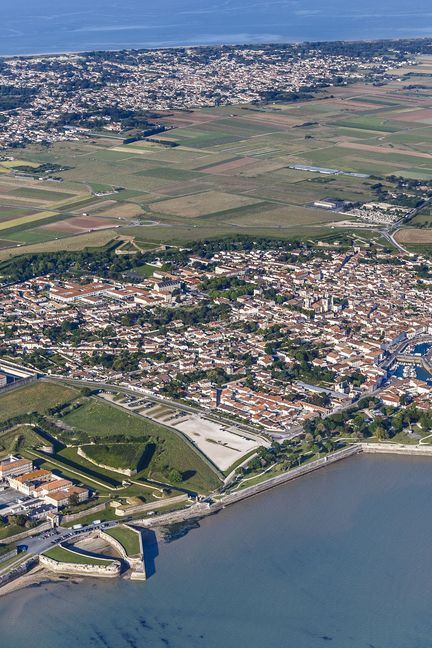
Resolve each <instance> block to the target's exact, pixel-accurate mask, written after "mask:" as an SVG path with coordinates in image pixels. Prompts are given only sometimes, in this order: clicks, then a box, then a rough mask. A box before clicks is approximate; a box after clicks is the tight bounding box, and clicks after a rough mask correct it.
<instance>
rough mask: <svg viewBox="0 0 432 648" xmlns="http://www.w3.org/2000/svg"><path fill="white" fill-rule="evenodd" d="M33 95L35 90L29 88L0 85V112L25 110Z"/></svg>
mask: <svg viewBox="0 0 432 648" xmlns="http://www.w3.org/2000/svg"><path fill="white" fill-rule="evenodd" d="M35 94H36V90H35V89H34V88H31V87H28V88H27V87H19V86H14V85H0V110H15V109H16V108H25V107H27V106H28V105H29V104H30V103H31V101H32V99H33V97H34V96H35Z"/></svg>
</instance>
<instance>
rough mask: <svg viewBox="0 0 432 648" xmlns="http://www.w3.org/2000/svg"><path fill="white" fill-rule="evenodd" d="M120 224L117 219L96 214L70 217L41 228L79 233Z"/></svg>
mask: <svg viewBox="0 0 432 648" xmlns="http://www.w3.org/2000/svg"><path fill="white" fill-rule="evenodd" d="M118 224H119V223H118V222H117V221H113V220H108V219H107V218H96V217H94V216H77V217H76V218H70V219H69V220H64V221H58V222H56V223H49V224H48V225H42V227H41V229H45V230H49V231H54V232H71V233H76V234H78V233H80V232H86V231H88V230H89V229H94V230H98V229H108V228H111V227H114V226H115V225H118Z"/></svg>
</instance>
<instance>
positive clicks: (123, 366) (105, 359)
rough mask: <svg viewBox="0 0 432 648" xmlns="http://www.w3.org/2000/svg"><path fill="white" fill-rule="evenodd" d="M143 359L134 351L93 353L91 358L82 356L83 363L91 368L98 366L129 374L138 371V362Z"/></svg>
mask: <svg viewBox="0 0 432 648" xmlns="http://www.w3.org/2000/svg"><path fill="white" fill-rule="evenodd" d="M143 357H144V355H143V353H141V352H139V351H136V352H131V351H127V350H126V349H125V350H124V351H121V352H120V353H108V352H106V351H100V352H99V351H93V353H92V355H91V356H88V355H85V356H83V362H84V364H86V365H89V366H91V367H94V366H100V367H105V368H106V369H112V370H113V371H122V372H125V373H126V372H128V373H129V372H131V371H137V370H138V369H139V362H140V360H141V359H142V358H143Z"/></svg>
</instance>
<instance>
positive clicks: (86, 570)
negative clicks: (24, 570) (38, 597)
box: [39, 547, 121, 578]
mask: <svg viewBox="0 0 432 648" xmlns="http://www.w3.org/2000/svg"><path fill="white" fill-rule="evenodd" d="M62 549H64V550H65V551H70V550H69V549H67V548H66V547H62ZM73 553H74V552H73V551H71V554H73ZM92 559H93V560H97V558H92ZM101 560H106V559H102V558H101ZM39 562H40V564H41V565H43V566H44V567H46V568H47V569H49V570H51V571H53V572H55V573H57V574H75V575H77V574H79V575H81V576H97V577H101V578H114V577H116V576H119V575H120V570H121V565H120V562H119V561H118V560H113V561H112V563H110V564H109V565H97V564H88V565H86V564H80V563H73V562H70V563H68V562H58V561H57V560H53V559H52V558H49V557H48V556H45V555H44V554H41V555H40V556H39Z"/></svg>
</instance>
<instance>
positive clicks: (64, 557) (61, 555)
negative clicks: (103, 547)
mask: <svg viewBox="0 0 432 648" xmlns="http://www.w3.org/2000/svg"><path fill="white" fill-rule="evenodd" d="M43 555H44V556H47V558H52V560H56V561H57V562H59V563H74V564H76V565H100V566H103V567H106V566H108V565H111V563H112V562H113V561H112V560H105V559H103V558H94V557H93V556H84V555H83V554H79V553H76V552H74V551H68V550H67V549H64V548H63V547H53V548H52V549H48V551H45V552H44V554H43Z"/></svg>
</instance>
